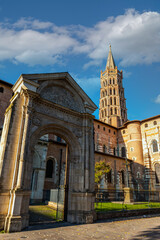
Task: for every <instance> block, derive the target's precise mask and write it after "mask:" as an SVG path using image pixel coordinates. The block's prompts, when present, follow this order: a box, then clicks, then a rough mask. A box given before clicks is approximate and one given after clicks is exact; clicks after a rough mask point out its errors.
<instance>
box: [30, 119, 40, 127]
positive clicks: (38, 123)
mask: <svg viewBox="0 0 160 240" xmlns="http://www.w3.org/2000/svg"><path fill="white" fill-rule="evenodd" d="M32 123H33V125H35V126H39V125H40V124H41V120H40V119H39V118H36V117H34V118H33V120H32Z"/></svg>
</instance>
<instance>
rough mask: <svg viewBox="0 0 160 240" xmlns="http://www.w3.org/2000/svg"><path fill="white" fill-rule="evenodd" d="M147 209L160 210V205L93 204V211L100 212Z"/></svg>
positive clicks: (151, 203) (153, 203) (145, 203)
mask: <svg viewBox="0 0 160 240" xmlns="http://www.w3.org/2000/svg"><path fill="white" fill-rule="evenodd" d="M147 208H160V203H155V202H149V203H148V202H144V203H139V204H123V203H111V202H107V203H95V210H96V211H97V212H100V211H122V210H136V209H147Z"/></svg>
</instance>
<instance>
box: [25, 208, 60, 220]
mask: <svg viewBox="0 0 160 240" xmlns="http://www.w3.org/2000/svg"><path fill="white" fill-rule="evenodd" d="M29 215H30V219H29V220H30V222H31V223H36V222H46V221H47V222H48V221H57V220H58V219H62V217H63V213H62V212H59V214H58V219H56V210H54V209H53V208H51V207H49V206H47V205H30V206H29Z"/></svg>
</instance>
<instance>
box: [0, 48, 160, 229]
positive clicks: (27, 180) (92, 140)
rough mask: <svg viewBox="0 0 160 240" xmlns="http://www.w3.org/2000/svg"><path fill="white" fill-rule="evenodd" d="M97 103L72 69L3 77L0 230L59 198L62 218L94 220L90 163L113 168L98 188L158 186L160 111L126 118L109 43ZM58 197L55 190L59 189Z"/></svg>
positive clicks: (120, 80) (22, 223) (25, 220)
mask: <svg viewBox="0 0 160 240" xmlns="http://www.w3.org/2000/svg"><path fill="white" fill-rule="evenodd" d="M100 83H101V89H100V102H99V106H100V107H99V119H95V118H94V116H93V113H94V111H95V110H96V108H97V107H96V105H95V104H94V103H93V102H92V100H91V99H90V98H89V97H88V96H87V95H86V93H85V92H84V91H83V90H82V89H81V88H80V86H79V85H78V84H77V83H76V82H75V81H74V79H73V78H72V77H71V76H70V74H69V73H49V74H22V75H21V76H20V77H19V79H18V80H17V81H16V83H15V84H14V85H12V84H10V83H8V82H5V81H3V80H0V136H1V142H0V203H1V204H0V229H5V231H20V230H21V229H23V228H24V227H26V226H28V205H29V204H32V203H40V202H42V201H47V202H48V203H50V204H52V205H54V203H55V202H56V201H57V196H58V199H59V200H60V201H61V205H63V206H62V207H63V208H64V219H66V220H67V221H69V222H76V223H88V222H93V220H94V191H95V187H96V185H95V182H94V164H95V162H99V161H104V162H106V163H107V164H108V165H109V166H110V171H109V172H108V173H107V174H105V176H103V179H102V180H101V182H100V186H99V188H100V189H107V190H108V191H110V190H112V189H114V190H115V191H118V190H121V189H124V188H130V189H136V190H142V189H145V190H159V189H160V115H157V116H153V117H150V118H148V119H144V120H141V121H140V120H132V121H129V120H128V118H127V108H126V99H125V91H124V88H123V72H122V71H119V70H118V68H117V66H116V64H115V61H114V58H113V54H112V51H111V46H110V47H109V53H108V58H107V63H106V68H105V70H104V71H101V77H100ZM57 189H60V195H56V194H57V191H58V194H59V190H57Z"/></svg>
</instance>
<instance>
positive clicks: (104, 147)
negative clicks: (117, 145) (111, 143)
mask: <svg viewBox="0 0 160 240" xmlns="http://www.w3.org/2000/svg"><path fill="white" fill-rule="evenodd" d="M103 152H104V153H107V147H106V145H103Z"/></svg>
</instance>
